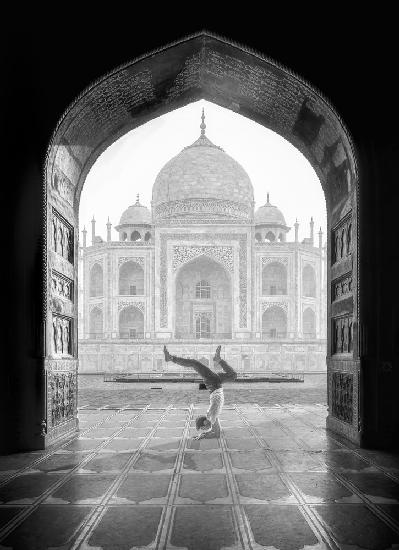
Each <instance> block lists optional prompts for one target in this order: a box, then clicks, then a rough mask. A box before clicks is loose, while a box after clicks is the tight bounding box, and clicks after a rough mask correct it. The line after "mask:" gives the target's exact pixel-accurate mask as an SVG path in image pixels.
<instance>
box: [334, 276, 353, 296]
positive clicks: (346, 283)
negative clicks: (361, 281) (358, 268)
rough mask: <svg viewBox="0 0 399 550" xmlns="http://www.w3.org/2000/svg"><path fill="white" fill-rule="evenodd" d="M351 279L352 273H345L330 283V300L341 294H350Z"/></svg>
mask: <svg viewBox="0 0 399 550" xmlns="http://www.w3.org/2000/svg"><path fill="white" fill-rule="evenodd" d="M352 288H353V279H352V274H349V275H346V276H344V277H342V278H341V279H338V280H337V281H333V283H332V291H331V297H332V301H333V302H334V301H335V300H338V299H339V298H342V297H343V296H347V295H350V294H352Z"/></svg>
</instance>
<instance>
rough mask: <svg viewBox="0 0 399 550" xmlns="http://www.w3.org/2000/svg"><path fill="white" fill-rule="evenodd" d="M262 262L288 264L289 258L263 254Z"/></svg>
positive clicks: (263, 263)
mask: <svg viewBox="0 0 399 550" xmlns="http://www.w3.org/2000/svg"><path fill="white" fill-rule="evenodd" d="M261 262H262V266H265V265H267V264H271V263H274V262H276V263H279V264H283V265H285V266H287V265H288V258H284V257H275V256H262V259H261Z"/></svg>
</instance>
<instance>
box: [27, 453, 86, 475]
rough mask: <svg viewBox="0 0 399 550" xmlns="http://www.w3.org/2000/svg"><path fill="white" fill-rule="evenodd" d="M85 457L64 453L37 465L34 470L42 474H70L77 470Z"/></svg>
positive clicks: (78, 454)
mask: <svg viewBox="0 0 399 550" xmlns="http://www.w3.org/2000/svg"><path fill="white" fill-rule="evenodd" d="M83 459H84V455H82V453H62V454H53V455H52V456H50V457H48V458H46V460H43V461H42V462H39V464H36V465H35V466H34V467H33V468H32V469H33V470H39V471H42V472H58V473H64V472H69V471H71V470H72V469H73V468H75V467H76V466H77V465H78V464H79V463H80V462H81V461H82V460H83Z"/></svg>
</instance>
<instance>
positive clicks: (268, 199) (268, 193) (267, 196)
mask: <svg viewBox="0 0 399 550" xmlns="http://www.w3.org/2000/svg"><path fill="white" fill-rule="evenodd" d="M267 204H270V203H269V193H267Z"/></svg>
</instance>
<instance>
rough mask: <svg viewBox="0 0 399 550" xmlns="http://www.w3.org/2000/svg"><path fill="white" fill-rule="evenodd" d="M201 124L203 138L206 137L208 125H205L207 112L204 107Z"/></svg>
mask: <svg viewBox="0 0 399 550" xmlns="http://www.w3.org/2000/svg"><path fill="white" fill-rule="evenodd" d="M201 120H202V122H201V124H200V128H201V136H204V135H205V128H206V124H205V110H204V108H203V107H202V115H201Z"/></svg>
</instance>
